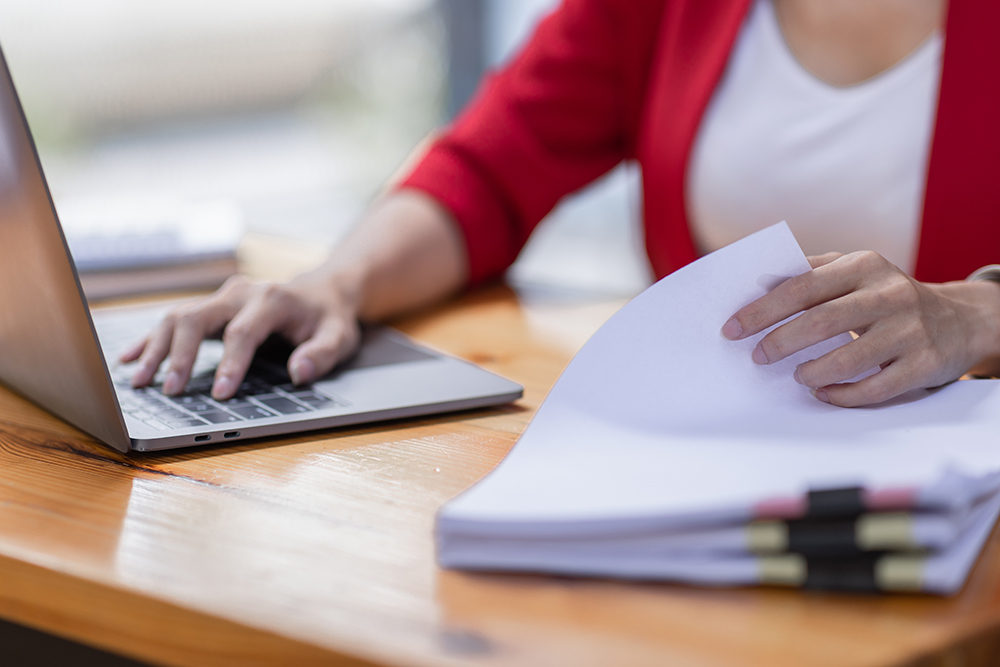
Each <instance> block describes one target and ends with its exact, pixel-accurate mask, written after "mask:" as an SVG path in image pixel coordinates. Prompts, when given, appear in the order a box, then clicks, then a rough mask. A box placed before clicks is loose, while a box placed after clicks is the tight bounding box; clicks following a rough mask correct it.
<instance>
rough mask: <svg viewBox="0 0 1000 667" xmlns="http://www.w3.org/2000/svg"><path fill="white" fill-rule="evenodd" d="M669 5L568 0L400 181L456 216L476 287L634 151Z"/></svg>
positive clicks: (639, 0) (642, 1) (649, 0)
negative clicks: (564, 201)
mask: <svg viewBox="0 0 1000 667" xmlns="http://www.w3.org/2000/svg"><path fill="white" fill-rule="evenodd" d="M663 4H664V3H663V0H658V1H657V0H627V1H626V2H621V1H620V0H565V2H564V3H563V4H562V5H561V6H560V7H559V9H557V10H556V11H555V12H554V13H553V14H551V15H550V16H549V17H548V18H547V19H545V20H544V21H542V23H541V24H540V25H539V27H538V29H537V30H536V32H535V34H534V36H533V37H532V39H531V40H530V41H529V43H528V44H527V46H526V47H525V49H524V50H523V51H522V53H521V54H520V55H519V56H518V57H517V58H515V59H514V60H513V61H512V62H511V63H510V64H509V65H508V66H507V67H505V68H504V69H503V70H502V71H500V72H498V73H496V74H494V75H492V76H490V77H488V78H487V80H486V81H485V83H484V84H483V85H482V87H481V88H480V90H479V91H478V92H477V94H476V97H475V99H474V100H473V102H472V103H471V104H470V106H469V107H468V108H467V109H465V110H464V111H463V112H462V113H461V114H460V115H459V117H458V118H457V119H456V121H455V122H454V124H453V125H452V126H451V127H450V128H449V129H447V130H446V132H445V133H444V134H443V135H442V136H441V137H440V138H439V139H438V140H437V141H436V142H435V143H434V144H433V146H432V147H431V148H430V150H429V151H428V153H427V154H426V155H425V156H424V157H423V159H422V160H421V161H420V162H419V163H418V165H417V166H416V167H415V169H414V170H413V171H412V172H411V173H410V174H409V175H408V176H407V177H406V178H405V179H404V180H403V181H402V182H401V183H400V185H399V187H401V188H419V189H421V190H423V191H425V192H427V193H428V194H430V195H431V196H432V197H434V198H435V199H437V200H438V201H439V202H441V203H442V204H443V205H444V206H445V207H446V208H447V209H448V210H449V211H450V212H451V213H452V214H453V215H454V217H455V219H456V221H457V222H458V225H459V227H460V228H461V231H462V233H463V235H464V238H465V243H466V247H467V249H468V257H469V280H470V282H471V283H473V284H475V283H480V282H482V281H485V280H488V279H490V278H494V277H496V276H498V275H499V274H501V273H502V272H503V271H504V270H505V269H506V268H507V267H508V266H509V265H510V264H511V263H512V262H513V261H514V259H515V258H516V257H517V254H518V252H520V250H521V247H522V246H523V245H524V243H525V241H527V239H528V235H529V234H530V233H531V231H532V229H534V227H535V225H536V224H537V223H538V221H539V220H541V219H542V218H543V217H544V216H545V215H546V214H547V213H548V212H549V211H550V210H551V209H552V208H553V207H554V206H555V204H556V203H557V202H558V201H559V199H560V198H561V197H563V196H564V195H566V194H568V193H570V192H572V191H574V190H576V189H578V188H580V187H581V186H583V185H585V184H586V183H588V182H590V181H592V180H594V179H595V178H597V177H598V176H600V175H601V174H603V173H605V172H607V171H608V170H609V169H611V168H612V167H614V166H615V165H616V164H617V163H618V162H620V161H621V160H623V159H625V158H627V157H631V156H632V155H633V154H634V147H635V144H636V134H637V132H638V125H639V119H640V114H641V109H642V98H643V96H644V91H645V88H646V78H647V76H648V71H649V64H650V61H651V58H652V51H653V48H654V44H655V38H656V33H657V27H658V25H659V17H660V14H661V13H662V9H663Z"/></svg>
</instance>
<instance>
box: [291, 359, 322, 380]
mask: <svg viewBox="0 0 1000 667" xmlns="http://www.w3.org/2000/svg"><path fill="white" fill-rule="evenodd" d="M288 372H289V375H291V376H292V383H293V384H305V383H307V382H311V381H312V379H313V378H314V377H315V376H316V364H314V363H313V362H312V360H311V359H306V358H302V359H299V360H297V361H296V362H295V363H294V364H292V367H291V369H289V371H288Z"/></svg>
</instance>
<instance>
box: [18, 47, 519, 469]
mask: <svg viewBox="0 0 1000 667" xmlns="http://www.w3.org/2000/svg"><path fill="white" fill-rule="evenodd" d="M161 315H162V312H157V311H155V310H148V309H146V310H138V311H136V310H129V309H126V310H116V311H109V312H95V313H94V314H93V317H92V315H91V313H90V311H89V308H88V306H87V301H86V299H85V297H84V293H83V291H82V289H81V284H80V280H79V275H78V273H77V271H76V269H75V267H74V264H73V260H72V257H71V255H70V252H69V249H68V247H67V244H66V239H65V236H64V234H63V231H62V229H61V227H60V224H59V220H58V217H57V215H56V212H55V209H54V207H53V203H52V199H51V197H50V195H49V192H48V187H47V185H46V181H45V177H44V174H43V173H42V168H41V164H40V162H39V160H38V155H37V153H36V151H35V147H34V142H33V140H32V137H31V134H30V131H29V129H28V125H27V122H26V120H25V118H24V114H23V111H22V109H21V105H20V101H19V99H18V97H17V93H16V91H15V89H14V85H13V82H12V80H11V77H10V73H9V71H8V69H7V64H6V61H5V60H4V59H3V57H2V54H0V382H2V383H3V384H5V385H7V386H8V387H10V388H11V389H13V390H15V391H17V392H18V393H20V394H22V395H23V396H25V397H26V398H28V399H30V400H32V401H34V402H35V403H37V404H38V405H40V406H42V407H44V408H46V409H48V410H49V411H51V412H53V413H54V414H56V415H58V416H59V417H62V418H63V419H65V420H66V421H68V422H70V423H71V424H73V425H75V426H77V427H78V428H80V429H82V430H83V431H86V432H87V433H89V434H91V435H93V436H94V437H96V438H98V439H99V440H101V441H103V442H104V443H106V444H108V445H110V446H112V447H114V448H116V449H119V450H121V451H128V450H131V449H135V450H141V451H153V450H161V449H171V448H175V447H185V446H192V445H201V444H212V443H219V442H232V441H235V440H243V439H247V438H257V437H262V436H270V435H279V434H287V433H294V432H299V431H307V430H314V429H320V428H329V427H334V426H344V425H348V424H358V423H364V422H371V421H377V420H384V419H393V418H400V417H411V416H416V415H426V414H432V413H438V412H445V411H451V410H461V409H468V408H476V407H483V406H488V405H496V404H500V403H506V402H509V401H512V400H515V399H517V398H519V397H520V396H521V393H522V388H521V386H520V385H518V384H516V383H514V382H510V381H509V380H506V379H504V378H501V377H499V376H497V375H494V374H492V373H489V372H487V371H485V370H483V369H481V368H479V367H477V366H475V365H473V364H470V363H467V362H465V361H462V360H459V359H456V358H453V357H450V356H448V355H445V354H442V353H440V352H437V351H434V350H430V349H428V348H425V347H423V346H420V345H417V344H416V343H414V342H413V341H411V340H409V339H408V338H407V337H405V336H403V335H402V334H400V333H398V332H394V331H391V330H389V329H387V328H372V329H369V330H367V331H366V332H365V336H364V340H363V343H362V346H361V348H360V349H359V350H358V352H357V354H356V355H355V357H354V358H353V359H352V360H351V361H349V363H347V364H345V365H343V366H341V367H340V368H338V369H335V371H334V372H333V373H332V374H331V375H329V376H327V377H325V378H322V379H321V380H319V381H317V382H316V383H314V384H313V385H312V386H310V387H296V386H293V385H292V384H291V382H290V381H289V378H288V376H287V374H286V373H285V371H284V369H283V367H282V365H281V363H280V361H279V362H277V363H275V361H274V360H273V359H270V358H266V357H261V358H259V359H258V360H257V361H256V362H255V364H254V368H253V372H252V373H251V374H250V375H248V377H247V379H246V381H245V382H244V384H243V386H242V387H240V391H239V393H238V394H237V396H236V397H235V398H234V399H233V400H231V401H226V402H218V401H214V400H213V399H212V398H211V396H210V395H209V392H208V389H209V384H210V381H211V377H212V369H213V363H214V361H215V360H217V358H218V354H219V350H218V343H209V344H208V345H205V346H203V348H204V349H203V350H202V352H201V355H200V361H199V365H198V367H197V368H196V375H195V378H194V380H193V382H192V384H191V385H190V387H189V390H188V392H187V393H186V394H185V395H184V396H182V397H179V398H176V399H175V398H168V397H166V396H163V394H162V393H161V392H160V391H159V390H158V389H157V388H156V387H153V388H150V389H143V390H138V391H136V390H133V389H132V388H131V387H130V385H129V377H128V376H129V373H128V370H127V369H121V368H115V367H114V366H113V365H111V366H109V364H108V363H107V362H106V358H108V359H113V358H115V357H116V354H117V352H118V351H120V349H121V344H122V341H123V340H125V339H127V340H135V339H136V338H138V337H139V336H142V335H144V334H145V332H147V331H149V327H151V326H152V325H153V324H154V323H155V322H156V321H157V319H158V317H160V316H161ZM98 334H100V338H98ZM102 348H103V349H102ZM213 355H214V356H213Z"/></svg>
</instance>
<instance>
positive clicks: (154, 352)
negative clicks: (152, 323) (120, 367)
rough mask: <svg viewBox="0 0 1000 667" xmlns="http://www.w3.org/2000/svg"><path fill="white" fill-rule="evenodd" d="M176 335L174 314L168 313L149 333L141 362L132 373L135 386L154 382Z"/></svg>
mask: <svg viewBox="0 0 1000 667" xmlns="http://www.w3.org/2000/svg"><path fill="white" fill-rule="evenodd" d="M173 337H174V315H172V314H171V315H167V316H166V317H165V318H164V319H163V321H162V322H160V325H159V326H158V327H157V328H156V329H155V330H154V331H153V333H151V334H150V335H149V338H148V339H147V340H146V345H145V347H144V349H143V351H142V355H141V356H140V357H139V363H138V365H137V367H136V369H135V373H134V374H133V375H132V386H133V387H145V386H147V385H149V383H150V382H152V380H153V377H154V376H155V375H156V370H157V369H158V368H159V367H160V364H161V363H163V360H164V359H166V358H167V354H168V353H169V352H170V341H171V340H172V339H173Z"/></svg>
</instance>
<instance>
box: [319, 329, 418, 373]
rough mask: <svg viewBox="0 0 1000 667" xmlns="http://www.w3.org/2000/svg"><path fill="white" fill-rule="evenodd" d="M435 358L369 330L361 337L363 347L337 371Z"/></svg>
mask: <svg viewBox="0 0 1000 667" xmlns="http://www.w3.org/2000/svg"><path fill="white" fill-rule="evenodd" d="M433 358H434V356H433V355H430V354H427V353H426V352H423V351H421V350H418V349H417V348H415V347H412V346H410V345H406V344H404V343H402V342H400V341H397V340H394V339H393V338H392V337H390V336H387V335H385V334H380V333H379V332H378V331H376V330H367V331H365V332H364V333H363V334H362V336H361V347H360V349H359V350H358V352H357V354H355V355H354V356H353V357H351V358H350V359H349V360H348V361H347V363H345V364H341V365H340V366H339V367H338V369H337V370H340V371H351V370H357V369H359V368H370V367H372V366H388V365H389V364H403V363H407V362H410V361H421V360H423V359H433Z"/></svg>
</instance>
